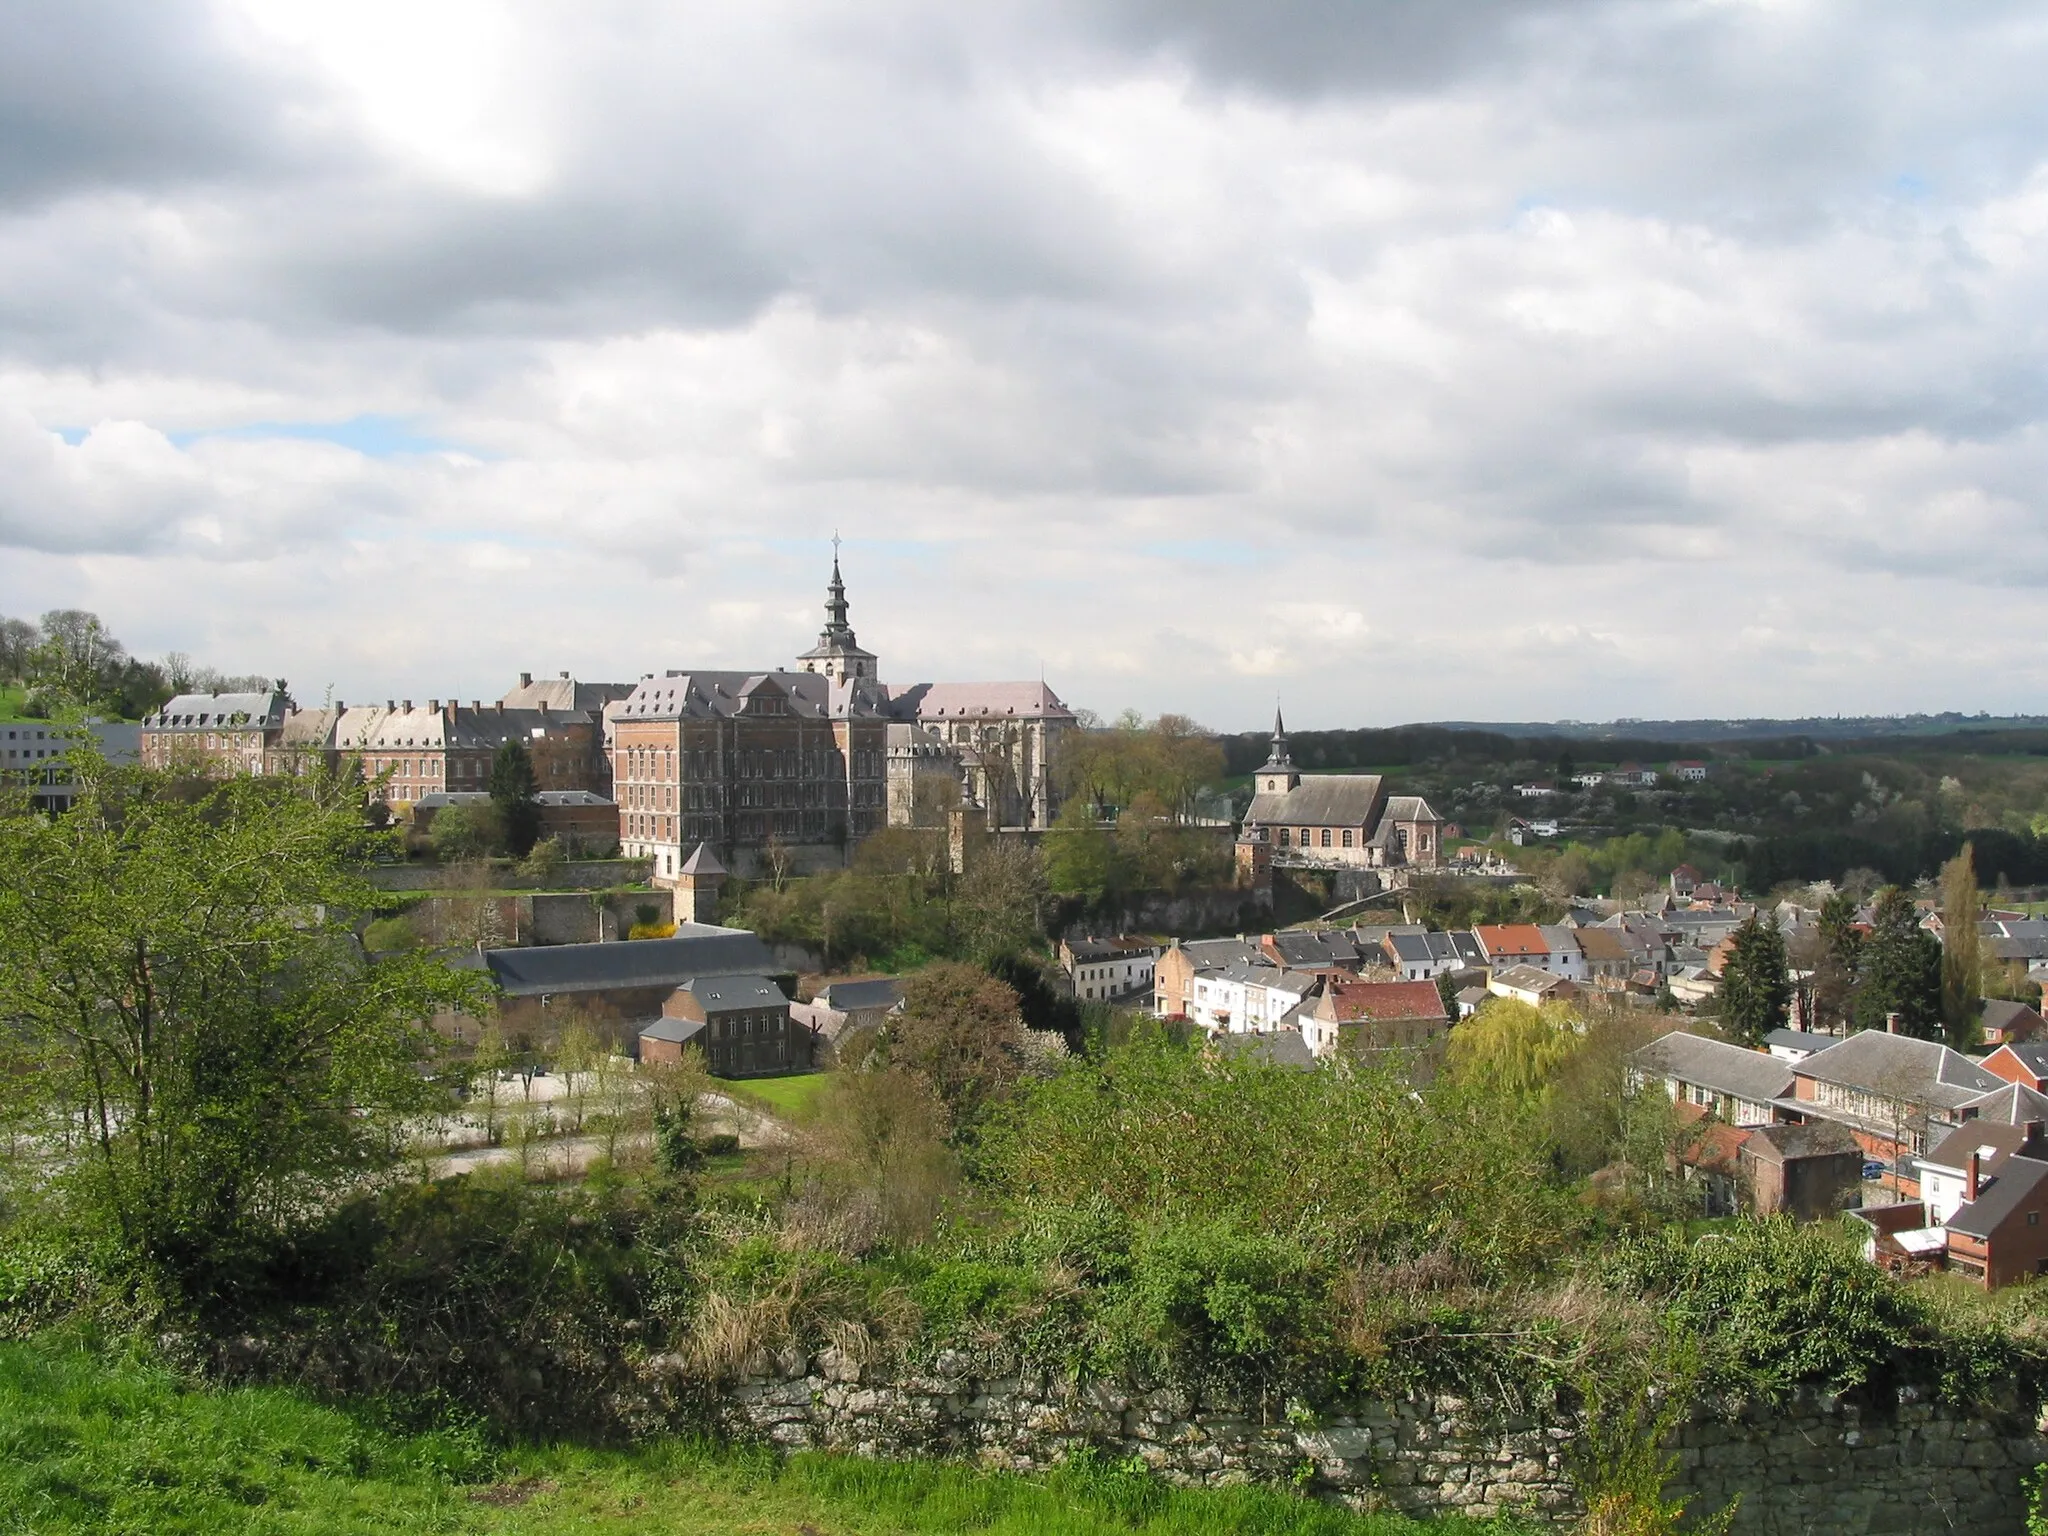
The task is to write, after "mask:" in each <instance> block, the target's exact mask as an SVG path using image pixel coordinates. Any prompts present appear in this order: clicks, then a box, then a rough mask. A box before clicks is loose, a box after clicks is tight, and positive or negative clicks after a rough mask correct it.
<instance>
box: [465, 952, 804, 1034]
mask: <svg viewBox="0 0 2048 1536" xmlns="http://www.w3.org/2000/svg"><path fill="white" fill-rule="evenodd" d="M455 964H457V965H459V966H461V967H463V968H465V969H476V970H481V971H483V972H485V973H486V974H487V975H489V976H490V978H491V980H492V981H493V982H495V983H496V985H497V1004H496V1011H497V1016H498V1020H499V1023H500V1024H501V1025H502V1026H503V1027H504V1028H505V1029H506V1030H507V1031H508V1032H517V1031H529V1032H532V1033H536V1034H545V1033H547V1032H548V1031H549V1030H550V1029H551V1028H553V1027H554V1024H555V1021H556V1020H557V1019H558V1018H559V1017H561V1016H562V1015H563V1014H564V1013H566V1012H571V1011H573V1012H577V1013H581V1014H583V1015H584V1016H586V1017H587V1018H589V1019H591V1020H592V1021H594V1022H596V1023H599V1024H602V1025H608V1026H614V1033H615V1035H616V1036H617V1038H618V1039H619V1041H620V1042H621V1043H623V1042H624V1041H626V1040H630V1039H633V1038H635V1037H637V1035H638V1027H637V1026H638V1025H640V1024H641V1023H645V1022H649V1021H652V1020H654V1019H657V1018H660V1017H662V1010H663V1007H664V1006H665V1005H666V1003H667V1002H668V999H669V998H670V996H671V995H672V994H673V993H674V992H675V990H676V988H677V987H679V986H681V985H683V983H685V982H687V981H690V980H691V979H693V978H695V977H698V976H774V975H776V974H777V967H776V964H775V958H774V956H773V955H772V954H771V953H770V952H769V950H768V946H767V945H765V944H763V943H762V942H761V940H760V939H759V937H757V936H756V935H754V934H752V933H749V932H747V931H746V930H745V929H743V928H718V927H713V926H711V925H710V924H708V923H680V924H678V925H677V927H676V932H675V936H674V937H673V938H668V939H635V940H633V941H632V942H630V943H623V944H621V943H611V944H550V945H544V946H537V947H533V948H526V949H486V950H483V951H480V952H479V953H477V954H474V955H465V956H463V957H462V958H461V959H459V960H457V961H456V962H455Z"/></svg>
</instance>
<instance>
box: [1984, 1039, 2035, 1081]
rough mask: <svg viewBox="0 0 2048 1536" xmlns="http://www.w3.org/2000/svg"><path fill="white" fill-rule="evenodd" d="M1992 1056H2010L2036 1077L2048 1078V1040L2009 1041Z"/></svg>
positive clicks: (1988, 1058) (1987, 1059)
mask: <svg viewBox="0 0 2048 1536" xmlns="http://www.w3.org/2000/svg"><path fill="white" fill-rule="evenodd" d="M1991 1055H1992V1056H2010V1057H2012V1059H2013V1060H2014V1061H2017V1062H2018V1063H2019V1064H2020V1065H2021V1066H2023V1067H2025V1068H2026V1069H2027V1070H2028V1071H2029V1072H2031V1073H2033V1074H2034V1076H2036V1077H2048V1040H2008V1041H2007V1042H2006V1043H2005V1044H2004V1045H2001V1046H2000V1047H1999V1048H1998V1049H1997V1050H1995V1051H1993V1052H1992V1053H1991ZM1984 1059H1985V1060H1986V1061H1989V1060H1990V1059H1991V1057H1990V1056H1987V1057H1985V1058H1984Z"/></svg>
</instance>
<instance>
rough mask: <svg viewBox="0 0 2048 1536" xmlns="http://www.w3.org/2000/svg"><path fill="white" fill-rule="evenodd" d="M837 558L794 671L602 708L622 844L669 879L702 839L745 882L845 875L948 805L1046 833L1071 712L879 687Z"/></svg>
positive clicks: (1003, 690)
mask: <svg viewBox="0 0 2048 1536" xmlns="http://www.w3.org/2000/svg"><path fill="white" fill-rule="evenodd" d="M847 606H848V605H847V601H846V584H845V582H844V581H843V580H841V578H840V574H839V561H838V558H837V557H836V556H835V557H834V559H833V561H832V581H831V584H830V586H829V587H828V588H827V592H826V600H825V627H824V629H823V630H822V631H821V632H820V633H819V635H818V643H817V644H816V645H814V646H812V647H811V648H810V649H809V650H808V651H806V652H804V653H803V655H801V656H799V657H798V658H797V659H796V666H795V669H794V670H791V671H782V670H776V671H764V672H711V671H700V670H694V669H690V668H678V669H673V670H670V671H667V672H663V673H660V674H655V673H649V674H647V675H646V676H644V677H642V678H641V679H640V682H639V684H638V686H637V687H635V688H634V689H633V691H632V692H631V693H629V694H628V695H627V696H626V697H625V698H623V699H619V700H616V701H614V702H612V703H610V704H608V705H606V706H605V710H604V713H605V716H606V718H607V720H608V721H609V723H610V737H611V760H612V778H613V784H614V793H615V794H616V796H617V799H618V804H619V841H620V844H621V850H622V851H623V852H624V853H626V854H627V855H628V856H630V857H643V858H651V859H652V860H653V861H654V871H655V878H656V879H658V880H664V881H670V880H673V879H674V878H675V877H676V876H677V875H678V874H679V873H680V872H681V870H682V867H683V865H684V863H685V862H686V861H687V860H688V859H689V857H690V854H691V853H692V851H693V850H695V849H696V847H697V846H698V845H699V844H700V843H701V844H705V845H708V846H709V847H710V848H711V849H712V850H714V852H716V853H717V855H718V856H719V857H720V858H721V859H723V860H724V861H725V863H726V864H727V865H728V866H730V867H732V868H734V869H737V870H738V871H740V872H742V873H753V872H755V871H757V870H759V869H760V868H762V867H763V865H764V864H765V863H766V862H767V861H768V859H769V857H770V855H771V853H772V854H773V855H774V856H775V857H777V858H778V859H783V858H786V859H787V862H788V867H789V868H791V869H794V870H804V869H817V868H824V867H829V866H831V865H834V864H838V863H842V862H843V861H844V860H845V858H846V856H847V854H848V853H849V852H850V851H851V850H852V848H853V846H854V845H855V844H856V843H858V842H859V841H860V840H861V839H862V838H864V837H867V836H870V835H871V834H873V833H875V832H877V831H879V830H881V829H882V828H883V827H885V826H940V825H943V824H944V822H945V820H946V818H947V816H948V814H949V813H950V812H951V811H952V810H953V809H954V808H955V807H956V806H964V807H965V808H966V809H967V812H968V814H970V815H973V816H976V817H978V818H982V819H985V821H986V823H987V824H988V825H989V826H991V827H1023V828H1029V829H1032V830H1042V829H1043V828H1045V827H1047V826H1049V825H1051V823H1052V819H1053V817H1054V815H1055V814H1056V813H1057V811H1058V804H1057V799H1058V796H1057V791H1056V788H1055V781H1054V775H1053V766H1054V763H1055V761H1056V760H1057V758H1058V755H1059V747H1060V741H1061V738H1062V737H1063V736H1064V735H1065V734H1066V732H1068V731H1069V730H1072V729H1073V728H1074V726H1075V720H1074V714H1073V711H1071V710H1069V709H1068V708H1067V706H1066V705H1065V704H1063V703H1061V702H1060V700H1059V698H1058V696H1057V695H1055V694H1054V693H1053V692H1052V690H1051V689H1050V688H1048V687H1046V685H1045V684H1044V683H1042V682H1027V683H910V684H904V685H896V686H892V685H890V684H887V683H884V682H883V681H882V680H881V673H880V664H879V661H878V659H877V658H876V656H875V654H874V652H872V651H868V650H864V649H862V647H861V645H860V643H859V641H858V640H857V639H856V638H855V637H854V633H853V627H852V625H851V624H849V623H848V622H847Z"/></svg>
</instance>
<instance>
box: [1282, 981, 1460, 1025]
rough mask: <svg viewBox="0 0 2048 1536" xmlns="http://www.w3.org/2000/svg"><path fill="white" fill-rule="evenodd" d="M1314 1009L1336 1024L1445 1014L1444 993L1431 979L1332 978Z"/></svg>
mask: <svg viewBox="0 0 2048 1536" xmlns="http://www.w3.org/2000/svg"><path fill="white" fill-rule="evenodd" d="M1315 1012H1316V1017H1317V1018H1319V1019H1326V1020H1333V1021H1334V1022H1336V1023H1339V1024H1357V1023H1364V1022H1367V1021H1370V1022H1372V1023H1376V1024H1383V1023H1386V1022H1388V1021H1390V1020H1395V1019H1429V1020H1440V1019H1443V1018H1445V1017H1446V1015H1445V1013H1444V1000H1443V994H1442V993H1440V992H1438V991H1437V989H1436V983H1435V982H1433V981H1338V982H1332V983H1331V984H1330V986H1329V988H1328V989H1327V990H1326V991H1325V992H1324V993H1323V996H1322V997H1321V998H1320V999H1319V1000H1318V1001H1317V1003H1316V1010H1315Z"/></svg>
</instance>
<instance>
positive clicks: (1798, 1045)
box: [1764, 1029, 1841, 1055]
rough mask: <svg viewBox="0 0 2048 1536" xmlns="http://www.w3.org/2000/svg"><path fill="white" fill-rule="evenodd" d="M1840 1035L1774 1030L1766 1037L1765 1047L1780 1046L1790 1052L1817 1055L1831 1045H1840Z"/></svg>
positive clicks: (1801, 1030)
mask: <svg viewBox="0 0 2048 1536" xmlns="http://www.w3.org/2000/svg"><path fill="white" fill-rule="evenodd" d="M1840 1043H1841V1036H1839V1035H1816V1034H1814V1033H1812V1032H1811V1031H1810V1030H1804V1029H1774V1030H1772V1031H1771V1032H1770V1033H1769V1034H1768V1035H1765V1036H1764V1044H1765V1045H1775V1046H1780V1047H1782V1048H1783V1049H1785V1050H1788V1051H1805V1052H1806V1053H1807V1054H1808V1055H1815V1054H1818V1053H1819V1052H1821V1051H1824V1050H1826V1049H1827V1048H1828V1047H1829V1046H1831V1045H1839V1044H1840Z"/></svg>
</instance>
